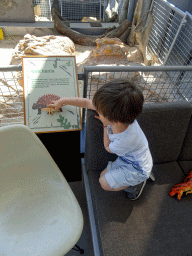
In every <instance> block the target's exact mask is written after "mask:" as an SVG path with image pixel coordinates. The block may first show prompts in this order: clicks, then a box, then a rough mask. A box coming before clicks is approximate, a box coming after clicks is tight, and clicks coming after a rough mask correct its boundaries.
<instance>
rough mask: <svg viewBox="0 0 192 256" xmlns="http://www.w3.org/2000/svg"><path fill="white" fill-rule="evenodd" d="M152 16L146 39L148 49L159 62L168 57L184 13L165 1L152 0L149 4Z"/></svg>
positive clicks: (184, 15) (183, 21) (182, 21)
mask: <svg viewBox="0 0 192 256" xmlns="http://www.w3.org/2000/svg"><path fill="white" fill-rule="evenodd" d="M151 12H152V15H153V18H154V23H153V27H152V30H151V34H150V37H149V41H148V46H149V49H150V50H151V52H152V54H155V55H156V56H157V57H158V59H159V61H160V63H161V64H164V63H165V62H166V60H167V58H168V55H169V52H170V50H171V48H172V45H173V44H174V43H175V40H176V38H177V36H178V34H179V32H180V30H181V28H182V26H183V25H184V24H185V22H186V20H185V17H186V14H185V13H184V12H182V11H181V10H179V9H178V8H176V7H174V6H173V5H171V4H170V3H169V2H167V1H163V0H158V1H157V0H154V1H153V4H152V6H151Z"/></svg>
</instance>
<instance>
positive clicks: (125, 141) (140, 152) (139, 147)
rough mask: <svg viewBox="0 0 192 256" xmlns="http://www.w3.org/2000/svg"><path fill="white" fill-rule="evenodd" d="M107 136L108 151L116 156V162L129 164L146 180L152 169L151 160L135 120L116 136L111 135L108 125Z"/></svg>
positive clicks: (147, 147) (146, 143)
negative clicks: (108, 141) (108, 140)
mask: <svg viewBox="0 0 192 256" xmlns="http://www.w3.org/2000/svg"><path fill="white" fill-rule="evenodd" d="M107 134H108V135H109V139H110V140H111V142H110V143H109V149H110V150H111V151H112V152H113V153H115V154H116V155H118V159H117V162H119V164H122V163H123V165H126V164H129V165H130V164H131V165H132V166H133V167H134V168H135V169H136V171H137V172H139V173H140V174H143V175H144V176H146V178H148V177H149V175H150V173H151V170H152V167H153V160H152V156H151V153H150V150H149V145H148V141H147V138H146V136H145V134H144V133H143V131H142V130H141V128H140V126H139V124H138V122H137V121H136V120H135V121H134V122H133V123H132V124H130V125H129V126H128V127H127V129H126V130H125V131H124V132H121V133H117V134H113V133H112V129H111V126H110V125H108V127H107ZM118 160H121V161H118ZM138 182H139V181H138Z"/></svg>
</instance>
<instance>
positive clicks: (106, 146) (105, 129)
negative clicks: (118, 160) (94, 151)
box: [103, 126, 113, 153]
mask: <svg viewBox="0 0 192 256" xmlns="http://www.w3.org/2000/svg"><path fill="white" fill-rule="evenodd" d="M103 134H104V147H105V149H106V150H107V151H108V152H109V153H113V152H112V151H111V150H110V149H109V143H110V142H111V141H110V139H109V135H108V134H107V127H106V126H104V128H103Z"/></svg>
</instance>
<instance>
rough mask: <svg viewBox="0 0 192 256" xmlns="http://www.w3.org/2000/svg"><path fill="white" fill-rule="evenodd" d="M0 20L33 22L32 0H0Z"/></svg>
mask: <svg viewBox="0 0 192 256" xmlns="http://www.w3.org/2000/svg"><path fill="white" fill-rule="evenodd" d="M0 21H4V22H35V15H34V10H33V4H32V0H17V1H15V0H1V1H0Z"/></svg>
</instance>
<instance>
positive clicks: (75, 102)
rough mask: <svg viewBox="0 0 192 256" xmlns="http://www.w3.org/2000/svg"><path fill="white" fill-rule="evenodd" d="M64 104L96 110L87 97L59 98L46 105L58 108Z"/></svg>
mask: <svg viewBox="0 0 192 256" xmlns="http://www.w3.org/2000/svg"><path fill="white" fill-rule="evenodd" d="M65 105H72V106H76V107H80V108H87V109H92V110H96V109H95V107H94V105H93V102H92V100H90V99H87V98H75V97H64V98H61V99H59V100H57V101H53V103H52V104H50V105H48V107H51V108H54V109H55V110H59V109H60V108H61V107H63V106H65Z"/></svg>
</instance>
